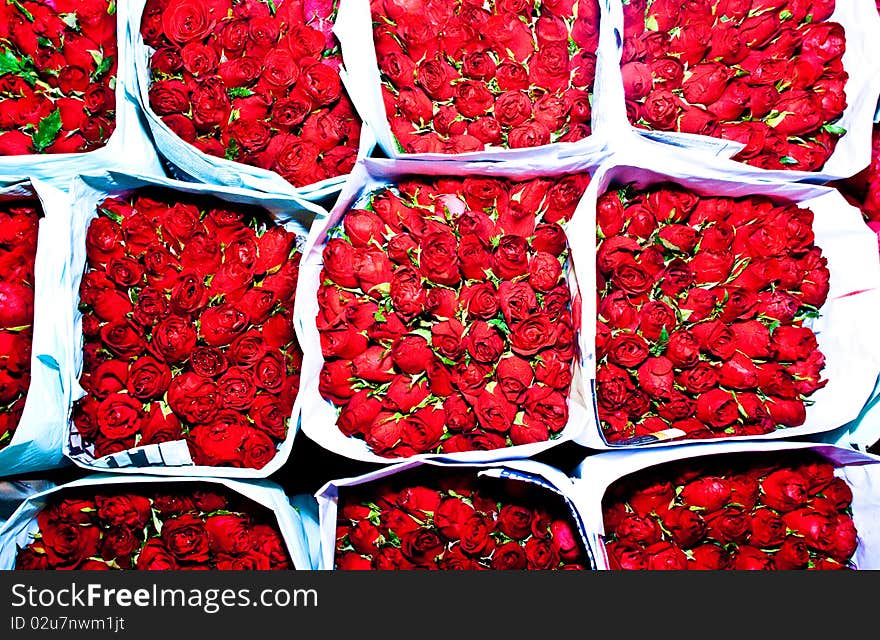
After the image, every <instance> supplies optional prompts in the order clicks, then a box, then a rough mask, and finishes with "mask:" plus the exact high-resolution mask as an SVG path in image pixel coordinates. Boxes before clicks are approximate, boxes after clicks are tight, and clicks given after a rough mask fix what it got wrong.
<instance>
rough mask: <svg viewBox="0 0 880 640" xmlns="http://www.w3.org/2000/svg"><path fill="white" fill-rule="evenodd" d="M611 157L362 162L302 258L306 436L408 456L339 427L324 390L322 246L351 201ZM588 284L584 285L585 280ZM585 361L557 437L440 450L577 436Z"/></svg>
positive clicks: (579, 251) (365, 455) (490, 455)
mask: <svg viewBox="0 0 880 640" xmlns="http://www.w3.org/2000/svg"><path fill="white" fill-rule="evenodd" d="M604 157H605V154H604V153H603V154H595V155H592V156H583V157H581V158H572V159H570V160H568V161H565V162H559V161H547V159H546V158H545V157H541V158H538V159H532V160H531V161H522V162H516V163H513V162H510V163H504V164H500V163H478V162H473V163H456V164H454V165H450V163H449V162H446V163H441V162H435V161H425V160H376V159H366V160H364V161H362V162H360V163H358V165H357V166H356V167H355V168H354V171H353V172H352V174H351V178H350V180H349V181H348V183H347V184H346V185H345V187H344V188H343V190H342V193H341V194H340V196H339V199H338V200H337V202H336V206H335V207H334V208H333V210H332V211H331V213H330V215H329V216H328V217H327V218H325V219H323V220H321V221H316V222H315V224H314V225H313V226H312V229H311V231H310V233H309V237H308V239H307V240H306V244H305V247H304V249H303V258H302V262H301V263H300V275H299V282H298V284H297V291H296V304H295V307H294V328H295V329H296V331H297V335H298V337H299V341H300V345H301V346H302V349H303V369H302V379H301V386H300V398H301V403H300V409H301V416H300V420H301V424H302V428H303V431H304V432H305V433H306V435H308V436H309V438H311V439H312V440H314V441H315V442H317V443H319V444H320V445H321V446H323V447H324V448H326V449H329V450H330V451H333V452H335V453H338V454H340V455H343V456H346V457H349V458H354V459H357V460H365V461H367V462H382V463H386V464H388V463H394V462H399V461H400V460H401V459H400V458H383V457H381V456H378V455H376V454H374V453H373V452H372V451H370V449H369V447H368V446H367V444H366V442H364V441H363V440H360V439H357V438H352V437H347V436H345V435H344V434H343V433H342V432H341V431H339V429H338V428H337V427H336V420H337V409H336V408H335V407H334V405H333V404H332V403H330V402H328V401H327V400H325V399H324V398H323V397H322V396H321V393H320V391H319V390H318V382H319V376H320V373H321V368H322V367H323V365H324V357H323V355H322V352H321V342H320V334H319V332H318V327H317V324H316V322H315V320H316V318H317V315H318V298H317V293H318V288H319V286H320V276H321V268H322V265H323V256H322V252H323V249H324V245H325V244H326V240H327V232H328V231H329V230H330V229H332V228H333V227H335V226H337V225H338V224H339V223H340V221H341V220H342V218H343V216H344V215H345V213H346V212H347V211H348V210H349V209H350V208H352V207H355V206H358V204H357V203H358V201H359V199H360V198H362V197H364V196H366V195H368V194H369V193H370V192H372V191H373V190H375V189H377V188H379V187H383V186H385V185H388V184H393V183H394V182H395V181H396V180H397V179H399V178H401V177H402V176H407V175H416V176H432V175H440V176H442V175H450V174H453V175H456V176H465V175H480V176H496V177H508V178H512V179H515V180H525V179H529V178H534V177H538V176H553V175H562V174H565V173H573V172H592V170H593V169H594V168H595V167H596V166H597V165H598V163H599V162H601V160H602V159H603V158H604ZM566 236H567V238H568V243H569V247H570V256H571V260H572V262H574V263H577V262H578V261H581V260H585V261H590V260H592V257H591V254H590V251H591V249H590V247H589V246H586V245H585V243H583V239H582V238H581V237H580V236H578V235H577V234H574V233H571V232H570V229H569V228H566ZM566 278H567V280H568V282H569V285H570V286H571V287H572V299H573V300H574V298H575V295H574V294H575V293H576V292H577V291H579V288H578V286H579V285H578V283H579V282H580V272H577V277H575V270H574V269H569V270H568V273H567V274H566ZM580 286H581V288H583V285H580ZM587 297H590V296H587ZM575 331H576V332H578V331H579V328H578V327H575ZM582 366H583V364H582V363H578V362H577V361H576V362H575V371H574V381H573V383H572V390H571V394H570V396H569V398H570V400H569V421H568V424H567V425H566V426H565V428H564V429H563V430H562V432H561V435H560V436H559V437H558V438H557V439H555V440H548V441H546V442H536V443H532V444H527V445H518V446H513V447H507V448H504V449H496V450H494V451H468V452H463V453H454V454H453V453H447V454H440V456H439V457H442V458H445V459H449V460H454V461H467V462H489V461H494V460H503V459H508V458H526V457H529V456H532V455H534V454H536V453H539V452H540V451H544V450H545V449H548V448H550V447H553V446H555V445H558V444H560V443H562V442H565V441H566V440H570V439H572V438H573V437H574V436H575V435H576V434H578V433H579V432H580V431H581V429H582V428H583V426H584V425H585V424H587V423H588V421H589V420H590V418H589V411H588V410H587V407H589V400H588V399H589V397H590V392H589V387H588V386H585V384H584V382H585V380H586V378H585V377H584V376H583V375H582V374H581V369H582ZM423 457H437V456H429V455H427V454H421V455H418V456H413V458H423Z"/></svg>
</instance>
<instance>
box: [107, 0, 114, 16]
mask: <svg viewBox="0 0 880 640" xmlns="http://www.w3.org/2000/svg"><path fill="white" fill-rule="evenodd" d="M107 15H108V16H113V15H116V0H110V4H108V5H107Z"/></svg>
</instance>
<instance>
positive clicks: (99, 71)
mask: <svg viewBox="0 0 880 640" xmlns="http://www.w3.org/2000/svg"><path fill="white" fill-rule="evenodd" d="M112 66H113V56H107V57H106V58H102V59H101V61H100V62H99V63H98V66H97V68H96V69H95V72H94V73H93V74H92V79H93V80H97V79H98V78H100V77H101V76H103V75H104V74H105V73H107V72H108V71H110V68H111V67H112Z"/></svg>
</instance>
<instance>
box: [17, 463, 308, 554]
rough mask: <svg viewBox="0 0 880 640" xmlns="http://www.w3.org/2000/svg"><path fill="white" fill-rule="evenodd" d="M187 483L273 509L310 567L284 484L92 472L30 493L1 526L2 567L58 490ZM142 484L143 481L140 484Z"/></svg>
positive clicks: (292, 548)
mask: <svg viewBox="0 0 880 640" xmlns="http://www.w3.org/2000/svg"><path fill="white" fill-rule="evenodd" d="M172 482H173V483H185V482H198V483H202V482H204V483H207V484H214V485H221V486H223V487H226V488H227V489H230V490H231V491H234V492H236V493H239V494H241V495H243V496H245V497H246V498H250V499H251V500H253V501H254V502H256V503H257V504H259V505H261V506H263V507H265V508H267V509H269V510H270V511H272V512H273V513H274V515H275V518H276V519H277V521H278V528H279V530H280V531H281V536H282V537H283V538H284V543H285V546H286V547H287V552H288V553H289V554H290V559H291V560H292V562H293V567H294V568H295V569H308V568H310V559H309V548H308V544H309V543H308V540H307V539H306V538H305V530H304V529H303V525H302V518H301V517H300V514H299V511H297V510H296V509H294V508H293V507H292V506H291V504H290V502H288V499H287V496H286V495H284V491H283V490H282V489H281V487H280V486H278V485H277V484H275V483H274V482H269V481H268V480H253V481H250V482H243V481H240V480H230V479H225V478H209V477H206V478H193V477H179V478H174V477H171V478H157V477H151V476H143V475H137V476H131V475H126V476H121V475H110V474H101V473H98V474H92V475H90V476H87V477H85V478H81V479H79V480H75V481H73V482H70V483H67V484H65V485H61V486H57V487H52V488H49V489H46V490H44V491H41V492H40V493H37V494H35V495H32V496H30V497H28V498H27V499H26V500H25V501H24V502H22V503H21V505H20V506H19V507H18V509H16V511H15V513H13V514H12V515H11V516H10V517H9V520H7V521H6V523H5V524H4V525H3V526H2V527H0V570H12V569H14V568H15V558H16V556H17V555H18V549H19V548H22V547H24V546H26V545H27V544H28V543H29V542H31V540H32V539H33V538H32V535H33V534H34V533H35V532H37V531H39V526H38V525H37V514H39V512H40V511H41V510H42V508H43V506H44V505H45V504H46V502H47V500H48V499H49V498H50V497H52V496H55V495H56V494H58V493H62V494H63V493H64V492H66V491H69V490H73V489H82V488H85V487H96V490H106V489H108V488H109V487H110V486H113V487H118V488H119V492H120V493H124V492H125V491H129V490H131V489H136V488H142V485H144V484H146V483H151V484H158V483H166V484H167V483H172ZM138 485H141V486H140V487H138Z"/></svg>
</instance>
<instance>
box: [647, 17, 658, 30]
mask: <svg viewBox="0 0 880 640" xmlns="http://www.w3.org/2000/svg"><path fill="white" fill-rule="evenodd" d="M645 29H647V30H648V31H659V30H660V25H658V24H657V16H655V15H650V16H648V17H647V18H645Z"/></svg>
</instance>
